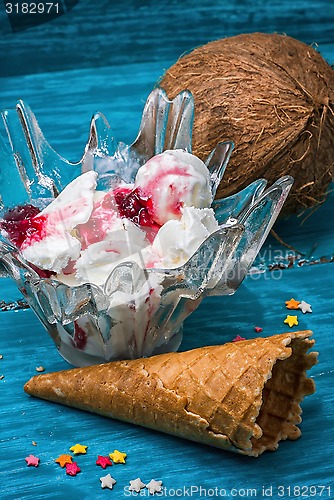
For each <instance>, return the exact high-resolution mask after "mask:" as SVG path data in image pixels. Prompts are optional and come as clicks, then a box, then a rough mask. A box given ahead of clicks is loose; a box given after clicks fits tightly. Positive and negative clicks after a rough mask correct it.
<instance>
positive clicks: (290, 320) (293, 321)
mask: <svg viewBox="0 0 334 500" xmlns="http://www.w3.org/2000/svg"><path fill="white" fill-rule="evenodd" d="M284 323H286V324H287V325H289V327H290V328H292V327H293V326H297V325H298V318H297V316H290V314H288V315H287V317H286V318H285V320H284Z"/></svg>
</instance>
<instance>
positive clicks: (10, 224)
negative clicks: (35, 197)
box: [0, 205, 46, 248]
mask: <svg viewBox="0 0 334 500" xmlns="http://www.w3.org/2000/svg"><path fill="white" fill-rule="evenodd" d="M39 212H40V210H39V208H37V207H34V206H33V205H18V206H17V207H15V208H12V209H10V210H8V212H6V213H5V215H4V217H3V220H2V221H1V222H0V228H1V229H4V230H5V231H6V232H7V233H8V235H9V238H10V240H11V241H12V242H13V243H14V245H16V246H17V247H18V248H21V247H22V245H23V243H24V242H25V241H26V240H28V241H29V243H32V242H35V241H40V240H41V239H42V238H44V236H45V220H46V217H45V216H43V215H41V216H38V214H39Z"/></svg>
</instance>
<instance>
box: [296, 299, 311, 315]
mask: <svg viewBox="0 0 334 500" xmlns="http://www.w3.org/2000/svg"><path fill="white" fill-rule="evenodd" d="M298 309H301V311H302V313H303V314H305V313H311V312H312V309H311V304H308V303H307V302H305V300H302V301H301V303H300V304H299V306H298Z"/></svg>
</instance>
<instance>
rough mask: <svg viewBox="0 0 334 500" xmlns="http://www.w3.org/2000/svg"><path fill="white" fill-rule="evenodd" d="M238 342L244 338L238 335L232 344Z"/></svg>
mask: <svg viewBox="0 0 334 500" xmlns="http://www.w3.org/2000/svg"><path fill="white" fill-rule="evenodd" d="M240 340H246V339H245V337H240V335H237V336H236V337H235V338H234V339H233V340H232V342H240Z"/></svg>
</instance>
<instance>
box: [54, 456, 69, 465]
mask: <svg viewBox="0 0 334 500" xmlns="http://www.w3.org/2000/svg"><path fill="white" fill-rule="evenodd" d="M72 458H73V457H71V455H59V457H58V458H56V460H55V462H56V463H57V464H59V465H60V467H65V465H66V464H71V463H72Z"/></svg>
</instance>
